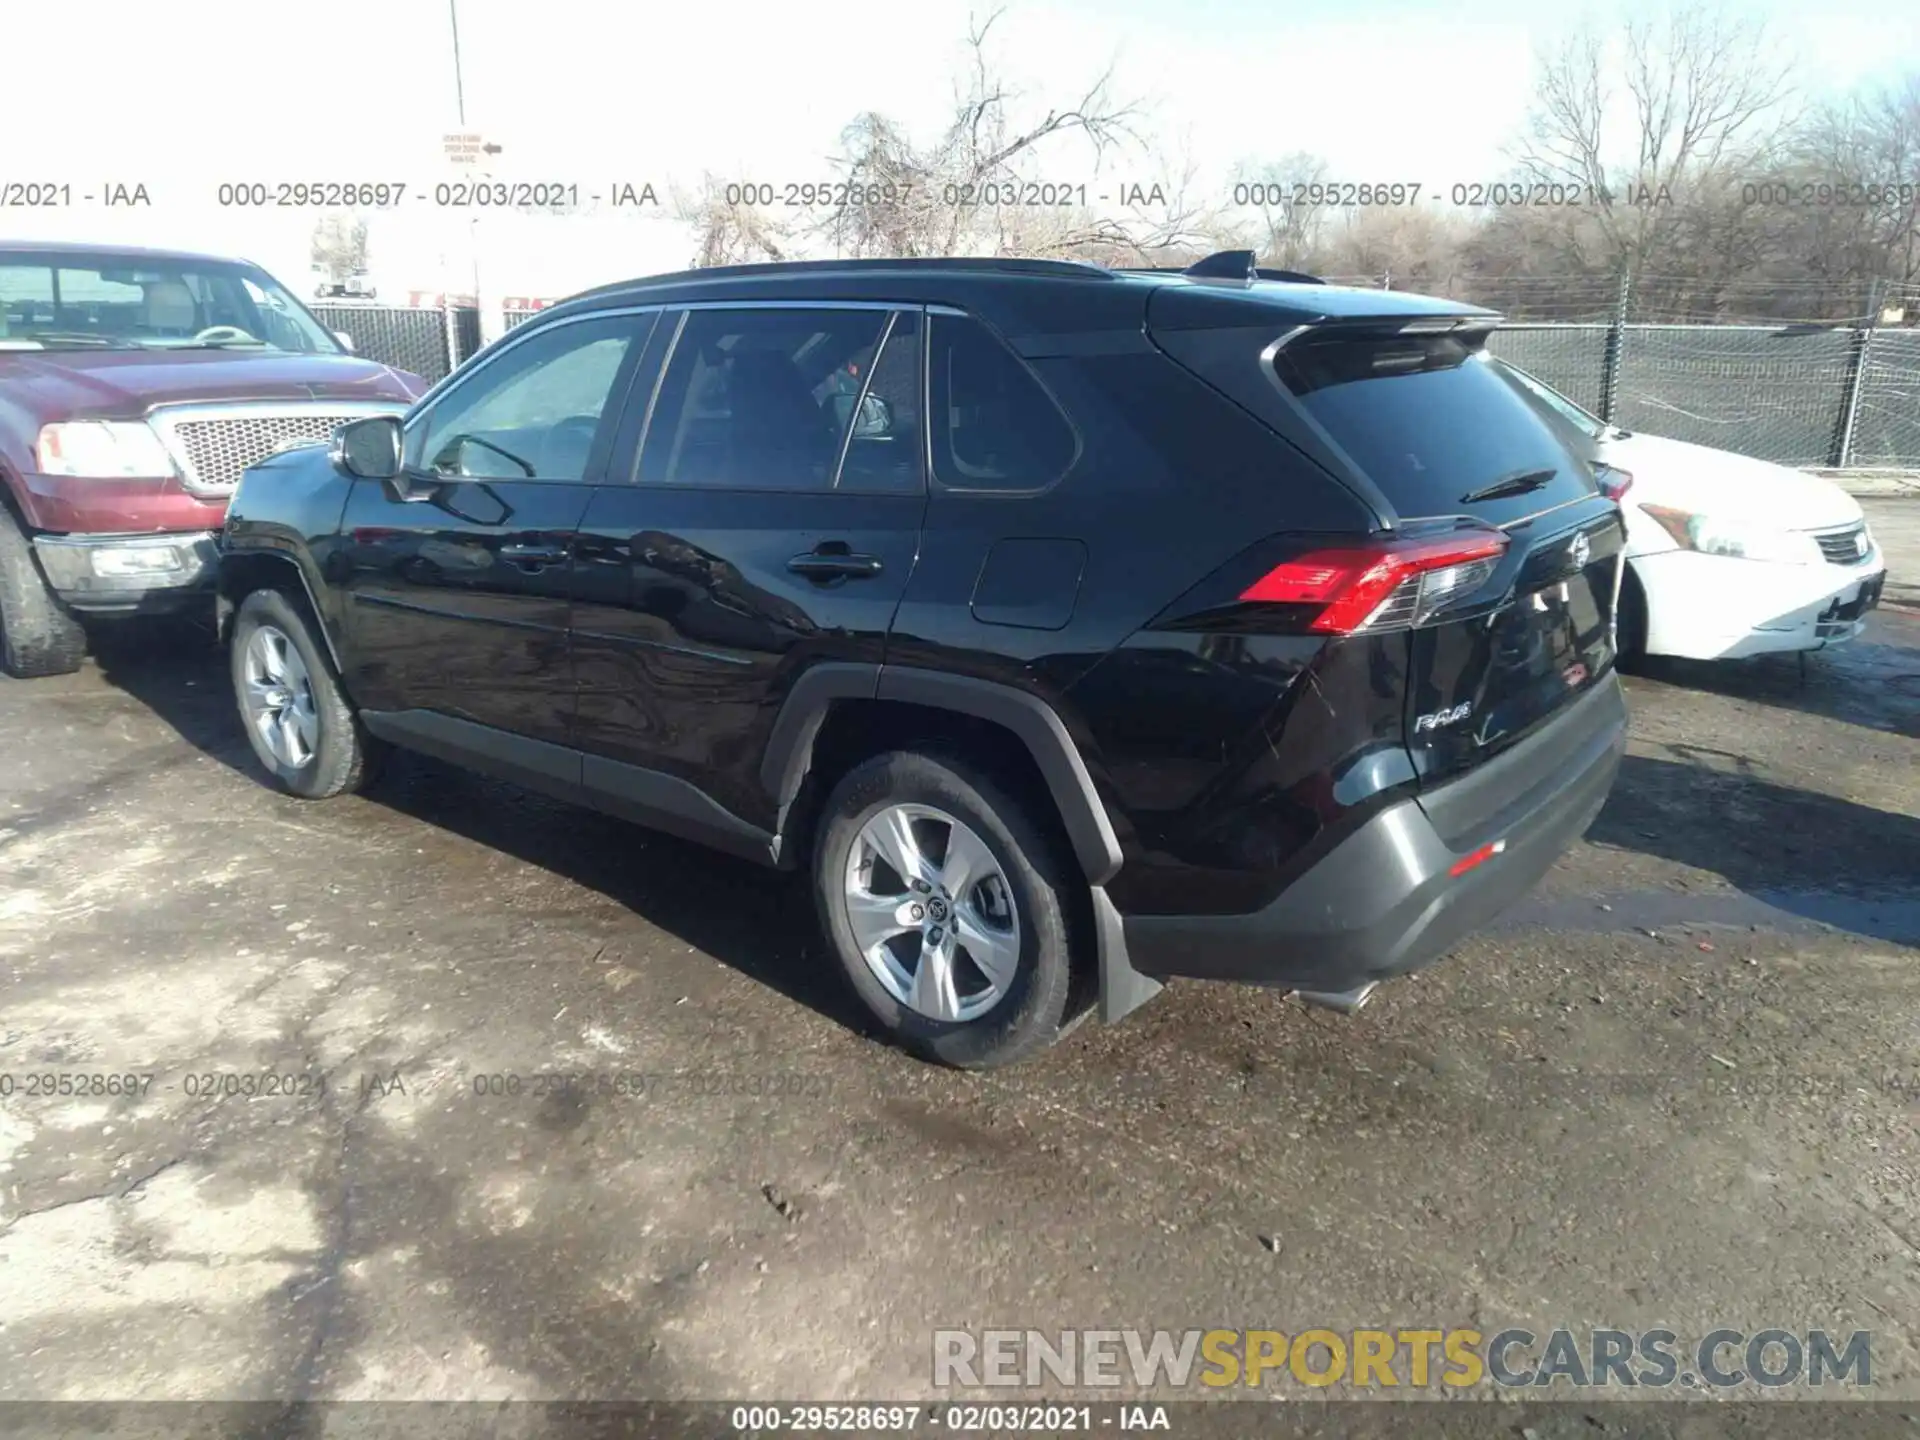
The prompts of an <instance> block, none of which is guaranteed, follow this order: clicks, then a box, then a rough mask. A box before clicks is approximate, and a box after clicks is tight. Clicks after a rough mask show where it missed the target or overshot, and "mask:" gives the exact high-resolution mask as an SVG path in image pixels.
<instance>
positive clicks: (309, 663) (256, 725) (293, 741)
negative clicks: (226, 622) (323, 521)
mask: <svg viewBox="0 0 1920 1440" xmlns="http://www.w3.org/2000/svg"><path fill="white" fill-rule="evenodd" d="M230 659H231V670H232V676H233V698H234V701H235V704H236V708H237V709H238V710H239V712H240V722H241V724H242V725H243V726H245V727H246V732H247V742H248V743H249V744H250V745H251V746H252V747H253V753H254V755H255V756H256V757H258V759H259V761H260V763H261V764H262V765H264V766H265V767H266V768H267V769H268V770H269V771H270V772H271V773H272V775H273V777H274V779H275V780H277V781H279V782H280V784H281V785H282V786H283V787H284V788H285V789H286V790H287V791H289V792H290V793H292V794H294V795H299V796H301V797H303V798H305V799H308V800H323V799H325V798H326V797H328V796H330V795H339V794H341V793H342V792H344V791H348V790H358V789H359V788H360V787H361V786H362V785H364V784H365V783H366V782H367V781H368V780H370V779H372V778H373V774H374V772H375V771H376V770H377V769H378V768H379V762H380V759H381V757H382V756H383V755H384V754H385V753H386V747H385V746H384V745H382V744H381V743H380V742H379V741H377V740H375V739H374V738H373V737H372V736H370V735H368V734H366V733H364V732H363V731H362V729H361V727H360V720H359V717H358V716H357V715H355V714H354V713H353V707H352V706H351V705H349V704H348V703H347V698H346V695H345V694H344V693H343V692H342V690H341V688H340V677H339V675H338V674H336V673H335V672H334V668H333V665H332V663H331V661H330V660H329V659H328V656H327V649H326V644H325V642H324V640H323V639H322V638H321V636H320V632H319V630H318V628H317V627H316V625H315V623H314V621H313V619H312V615H311V612H310V611H309V610H307V608H306V607H305V606H304V605H301V604H300V603H299V602H298V601H296V600H295V599H293V598H292V597H291V596H289V595H288V594H287V593H286V592H285V591H282V590H255V591H254V592H253V593H252V594H251V595H248V596H247V597H246V598H245V599H244V600H242V601H241V602H240V604H239V606H238V608H237V609H236V610H235V611H234V617H233V652H232V655H231V657H230Z"/></svg>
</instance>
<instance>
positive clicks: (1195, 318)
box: [541, 256, 1494, 335]
mask: <svg viewBox="0 0 1920 1440" xmlns="http://www.w3.org/2000/svg"><path fill="white" fill-rule="evenodd" d="M1196 268H1199V267H1196ZM1223 268H1227V269H1232V268H1233V267H1223ZM1234 273H1235V274H1237V275H1239V276H1241V277H1242V278H1227V277H1225V276H1222V275H1220V274H1216V273H1212V272H1208V271H1206V270H1202V271H1201V273H1199V274H1193V273H1189V272H1187V271H1173V270H1122V269H1109V268H1107V267H1105V266H1102V265H1093V264H1089V263H1087V262H1084V261H1078V260H1037V259H1018V258H1006V257H998V256H993V257H988V256H979V257H974V256H954V257H941V258H929V259H892V260H801V261H785V262H779V263H772V264H763V265H718V266H713V267H710V268H708V269H702V270H681V271H676V272H674V273H672V274H667V275H652V276H644V277H641V278H638V279H634V280H625V281H620V282H618V283H615V284H611V285H602V286H599V287H597V288H596V289H592V290H588V291H584V292H583V293H581V294H579V295H575V296H571V297H569V298H568V299H566V300H564V301H562V302H561V303H560V304H559V305H556V306H552V307H550V308H548V309H547V310H544V311H542V312H541V319H543V320H544V319H546V318H548V317H560V316H564V315H573V314H579V313H580V312H582V311H585V310H599V309H608V308H612V307H614V306H617V305H623V304H666V305H671V304H678V303H692V302H696V301H723V300H774V299H783V300H795V299H799V300H813V301H819V302H822V303H831V302H833V301H836V300H843V301H859V300H864V301H870V302H872V301H878V302H892V303H896V304H903V305H906V304H946V305H953V306H955V307H957V308H959V309H964V310H968V311H971V312H973V313H977V314H981V315H983V316H985V317H986V318H988V319H989V320H992V321H994V322H995V323H996V324H998V325H999V326H1000V327H1001V328H1002V329H1003V330H1005V331H1007V332H1009V333H1010V334H1016V335H1017V334H1046V333H1052V334H1066V333H1074V332H1079V331H1088V330H1121V329H1131V330H1136V331H1137V330H1139V329H1140V328H1141V326H1142V324H1143V322H1144V317H1145V311H1146V306H1147V302H1148V300H1149V298H1150V297H1152V296H1153V295H1154V294H1155V293H1156V292H1165V291H1169V290H1173V291H1180V292H1184V293H1182V294H1180V295H1179V297H1178V298H1177V299H1176V298H1175V296H1174V295H1171V294H1165V295H1163V297H1162V303H1161V304H1160V305H1158V306H1156V310H1155V314H1156V320H1155V324H1156V326H1157V325H1158V324H1159V323H1160V320H1159V318H1158V317H1159V316H1160V315H1161V314H1162V313H1165V314H1166V316H1167V318H1168V319H1169V320H1171V321H1173V323H1174V324H1175V328H1188V327H1190V326H1194V325H1221V324H1233V323H1239V324H1265V323H1268V322H1270V321H1271V322H1279V323H1290V324H1316V323H1320V322H1322V321H1328V320H1342V319H1360V318H1374V317H1379V318H1384V319H1392V318H1397V317H1413V316H1421V315H1451V316H1485V317H1490V318H1491V317H1492V316H1493V315H1494V312H1492V311H1490V310H1484V309H1482V308H1481V307H1479V306H1477V305H1468V304H1464V303H1462V302H1460V301H1457V300H1443V299H1436V298H1435V297H1432V296H1428V295H1416V294H1413V293H1411V292H1408V291H1401V290H1367V289H1357V288H1351V287H1348V286H1342V285H1328V284H1324V283H1322V282H1320V281H1318V280H1317V279H1314V278H1312V277H1308V276H1301V277H1300V278H1298V279H1297V280H1296V279H1287V280H1278V279H1268V278H1265V276H1264V275H1262V276H1260V277H1259V278H1254V279H1248V278H1244V267H1241V268H1240V269H1239V270H1236V271H1235V272H1234ZM1257 273H1258V272H1256V274H1257ZM1266 273H1267V274H1269V275H1270V274H1273V273H1275V272H1266ZM1249 307H1251V308H1252V310H1253V311H1256V312H1257V314H1250V313H1249ZM1176 315H1177V316H1178V317H1179V319H1178V320H1174V317H1175V316H1176ZM1241 317H1246V318H1241Z"/></svg>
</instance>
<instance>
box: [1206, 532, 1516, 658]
mask: <svg viewBox="0 0 1920 1440" xmlns="http://www.w3.org/2000/svg"><path fill="white" fill-rule="evenodd" d="M1506 550H1507V537H1506V536H1505V535H1504V534H1502V533H1501V532H1500V531H1498V530H1483V529H1477V528H1476V529H1470V530H1455V531H1451V532H1449V533H1448V534H1445V535H1436V536H1430V537H1426V538H1423V539H1416V540H1392V539H1389V540H1380V541H1374V542H1369V543H1367V544H1365V545H1355V546H1343V547H1341V548H1339V549H1327V550H1314V551H1310V552H1309V553H1307V554H1305V555H1298V556H1295V557H1294V558H1293V559H1291V560H1287V561H1283V562H1282V563H1281V564H1279V565H1276V566H1274V567H1273V569H1271V570H1269V571H1268V572H1267V573H1266V574H1265V575H1263V576H1261V577H1260V578H1259V579H1258V580H1256V581H1254V583H1253V584H1251V585H1249V586H1248V587H1247V588H1246V589H1245V590H1243V591H1242V592H1241V594H1240V599H1241V600H1242V601H1243V602H1245V603H1248V604H1254V605H1259V604H1269V605H1318V606H1319V607H1320V612H1319V614H1317V615H1315V616H1314V617H1313V619H1312V620H1310V621H1308V622H1307V625H1306V628H1307V629H1308V630H1310V631H1313V632H1315V633H1317V634H1321V635H1350V634H1353V633H1355V632H1357V631H1362V630H1364V631H1367V632H1369V633H1373V632H1376V631H1380V630H1405V629H1410V628H1411V627H1413V626H1415V625H1422V624H1425V623H1426V621H1427V620H1428V618H1429V617H1431V616H1432V615H1433V614H1435V613H1436V612H1437V611H1438V610H1440V609H1441V608H1442V607H1443V606H1445V605H1448V604H1450V603H1452V602H1453V601H1455V600H1458V599H1460V598H1461V597H1463V596H1466V595H1470V594H1472V593H1473V592H1474V591H1475V590H1478V589H1479V588H1480V587H1481V586H1482V585H1484V584H1486V583H1487V580H1488V579H1489V578H1490V577H1491V576H1492V574H1493V572H1494V571H1495V570H1496V569H1498V568H1499V565H1500V558H1501V556H1503V555H1505V554H1506Z"/></svg>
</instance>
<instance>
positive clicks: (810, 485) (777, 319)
mask: <svg viewBox="0 0 1920 1440" xmlns="http://www.w3.org/2000/svg"><path fill="white" fill-rule="evenodd" d="M887 320H888V315H887V312H886V311H884V310H836V309H829V308H824V307H823V308H821V309H813V308H793V309H787V308H768V309H765V310H748V309H740V310H733V309H725V308H720V309H712V310H692V311H689V312H688V313H687V316H686V320H685V322H684V324H683V326H682V328H681V331H680V334H679V337H678V338H677V339H676V340H675V341H674V346H673V353H672V356H671V357H670V358H669V360H668V362H667V368H666V373H665V374H664V375H663V376H662V377H661V380H660V391H659V394H658V395H657V396H656V397H655V399H654V403H653V416H652V419H651V420H650V421H649V423H648V426H647V435H646V440H645V443H644V445H643V447H642V449H641V453H640V463H639V468H638V477H637V478H638V479H639V481H640V483H641V484H643V485H700V486H711V487H716V488H724V489H737V490H828V489H832V488H833V484H834V480H835V477H836V475H837V473H838V467H839V464H840V457H841V453H842V451H843V449H844V448H845V446H846V442H847V439H848V433H849V431H850V430H857V429H863V430H866V431H867V432H869V438H874V436H873V432H874V430H875V428H876V427H877V426H881V424H882V422H881V419H880V416H881V413H882V411H883V410H887V409H889V408H891V407H888V406H886V405H884V404H882V405H876V404H874V403H872V399H871V394H870V392H869V391H868V388H867V383H866V376H867V372H868V369H869V367H870V366H872V365H873V364H874V361H875V358H876V353H877V352H878V351H879V349H880V342H881V340H882V338H883V337H884V336H885V334H886V330H887ZM888 348H889V349H891V348H892V347H891V346H889V347H888ZM875 378H877V377H875ZM863 394H864V395H867V396H868V399H867V400H866V401H865V402H863V399H862V397H863ZM910 418H911V417H910V416H909V417H908V419H910ZM889 423H891V422H889ZM883 428H884V427H883Z"/></svg>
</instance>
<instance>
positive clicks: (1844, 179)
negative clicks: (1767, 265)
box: [1767, 74, 1920, 295]
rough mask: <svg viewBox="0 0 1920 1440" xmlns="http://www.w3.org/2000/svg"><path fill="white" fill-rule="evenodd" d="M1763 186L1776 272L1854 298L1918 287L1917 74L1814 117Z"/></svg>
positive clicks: (1919, 109) (1919, 139) (1919, 129)
mask: <svg viewBox="0 0 1920 1440" xmlns="http://www.w3.org/2000/svg"><path fill="white" fill-rule="evenodd" d="M1783 148H1784V150H1785V153H1786V160H1785V163H1784V164H1782V165H1780V166H1777V167H1775V169H1774V171H1773V173H1772V174H1771V175H1769V176H1768V177H1767V178H1768V179H1769V180H1772V181H1774V182H1775V184H1774V187H1773V189H1772V190H1770V191H1769V192H1768V196H1767V198H1768V199H1769V200H1774V201H1778V200H1779V198H1780V192H1781V189H1782V187H1787V188H1788V192H1789V193H1788V196H1787V199H1788V203H1786V204H1784V205H1779V204H1775V205H1772V206H1769V207H1768V213H1769V215H1770V216H1771V217H1772V218H1774V219H1775V221H1776V223H1775V225H1774V227H1773V232H1772V234H1771V235H1770V237H1769V238H1770V239H1771V241H1772V245H1771V246H1770V251H1771V253H1770V255H1769V259H1770V260H1771V261H1772V262H1773V267H1774V268H1775V269H1776V270H1781V271H1792V272H1798V273H1799V274H1801V275H1804V276H1807V277H1812V278H1815V279H1821V280H1828V281H1831V282H1832V285H1833V286H1834V287H1835V288H1836V289H1837V290H1839V291H1841V292H1843V293H1845V294H1849V295H1858V294H1861V293H1863V291H1864V289H1865V286H1866V284H1867V282H1869V281H1870V280H1874V279H1881V280H1890V281H1892V282H1894V283H1895V284H1899V285H1913V284H1915V283H1920V74H1911V75H1908V76H1907V77H1906V78H1905V79H1904V80H1902V81H1900V82H1898V83H1896V84H1892V85H1887V86H1884V87H1881V88H1877V89H1874V90H1869V91H1867V92H1865V93H1862V94H1856V95H1850V96H1847V97H1844V98H1842V99H1840V100H1837V101H1834V102H1830V103H1829V104H1827V105H1825V106H1822V107H1820V108H1819V109H1817V110H1816V111H1814V112H1813V113H1812V114H1811V115H1810V116H1808V117H1807V119H1806V121H1805V122H1804V123H1803V124H1802V125H1800V126H1798V127H1796V129H1795V131H1794V133H1793V135H1792V136H1791V137H1790V140H1789V142H1788V144H1787V145H1786V146H1785V147H1783Z"/></svg>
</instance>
